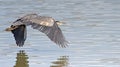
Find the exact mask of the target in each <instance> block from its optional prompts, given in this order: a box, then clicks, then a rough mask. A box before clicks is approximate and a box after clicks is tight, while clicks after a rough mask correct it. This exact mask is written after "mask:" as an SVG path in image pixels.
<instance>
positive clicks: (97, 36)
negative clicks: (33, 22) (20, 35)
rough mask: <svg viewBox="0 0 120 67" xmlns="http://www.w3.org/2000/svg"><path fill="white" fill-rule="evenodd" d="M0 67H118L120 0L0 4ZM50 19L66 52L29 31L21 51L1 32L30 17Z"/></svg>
mask: <svg viewBox="0 0 120 67" xmlns="http://www.w3.org/2000/svg"><path fill="white" fill-rule="evenodd" d="M0 11H1V12H0V19H1V20H0V67H119V66H120V0H115V1H114V0H59V1H58V0H23V1H22V0H0ZM29 13H37V14H39V15H45V16H52V17H53V18H55V19H56V20H60V21H63V22H65V24H64V25H62V26H60V27H61V29H62V31H63V33H64V35H65V37H66V39H67V40H68V41H69V42H70V44H69V47H68V48H59V47H58V46H57V45H55V44H54V43H53V42H51V41H50V40H49V39H48V38H47V37H46V36H45V35H44V34H43V33H40V32H39V31H37V30H33V29H32V28H30V27H28V28H27V29H28V38H27V41H26V42H25V45H24V47H22V48H20V47H17V46H16V44H15V41H14V38H13V35H12V34H11V33H10V32H5V31H4V29H5V28H7V27H8V26H10V24H11V23H12V22H13V21H14V20H16V19H17V18H19V17H21V16H23V15H25V14H29Z"/></svg>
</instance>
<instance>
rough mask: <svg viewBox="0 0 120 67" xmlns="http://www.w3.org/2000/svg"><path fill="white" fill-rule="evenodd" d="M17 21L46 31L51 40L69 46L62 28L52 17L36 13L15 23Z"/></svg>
mask: <svg viewBox="0 0 120 67" xmlns="http://www.w3.org/2000/svg"><path fill="white" fill-rule="evenodd" d="M17 22H18V23H23V24H25V25H31V27H33V29H37V30H39V31H41V32H43V33H45V34H46V35H47V36H48V37H49V38H50V40H52V41H53V42H55V43H56V44H58V45H59V46H61V47H66V46H67V43H68V42H67V41H66V40H65V37H64V36H63V34H62V31H61V29H60V28H59V27H58V25H57V23H56V22H55V20H54V19H53V18H51V17H45V16H38V15H36V14H29V15H26V16H24V17H22V18H20V19H18V20H17V21H16V22H14V23H17ZM18 23H17V24H18Z"/></svg>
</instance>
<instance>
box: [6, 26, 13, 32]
mask: <svg viewBox="0 0 120 67" xmlns="http://www.w3.org/2000/svg"><path fill="white" fill-rule="evenodd" d="M12 30H14V28H12V27H10V28H6V29H5V31H12Z"/></svg>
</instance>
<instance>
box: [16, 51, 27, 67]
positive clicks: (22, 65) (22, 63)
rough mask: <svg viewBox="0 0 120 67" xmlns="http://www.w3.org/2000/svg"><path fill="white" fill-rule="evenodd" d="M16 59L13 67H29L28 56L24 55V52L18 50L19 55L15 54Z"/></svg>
mask: <svg viewBox="0 0 120 67" xmlns="http://www.w3.org/2000/svg"><path fill="white" fill-rule="evenodd" d="M16 59H17V60H16V64H15V66H14V67H29V64H28V55H26V53H25V51H24V50H20V51H19V53H17V57H16Z"/></svg>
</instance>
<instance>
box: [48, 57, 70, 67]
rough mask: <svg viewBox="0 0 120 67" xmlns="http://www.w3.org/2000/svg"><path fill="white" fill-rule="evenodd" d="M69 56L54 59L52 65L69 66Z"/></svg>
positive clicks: (52, 66) (55, 66)
mask: <svg viewBox="0 0 120 67" xmlns="http://www.w3.org/2000/svg"><path fill="white" fill-rule="evenodd" d="M68 61H69V58H68V56H60V58H58V59H57V60H56V61H53V62H52V63H53V64H52V65H51V66H50V67H68V64H69V63H68Z"/></svg>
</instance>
